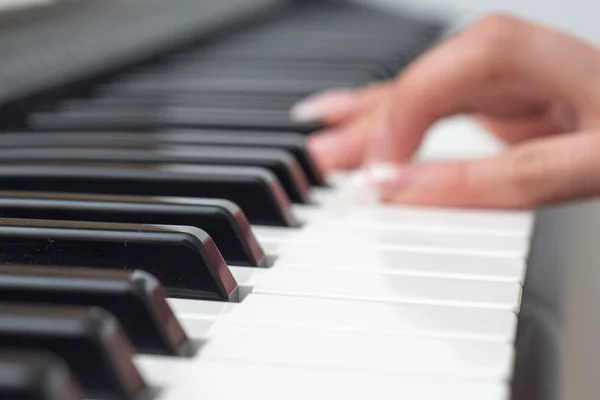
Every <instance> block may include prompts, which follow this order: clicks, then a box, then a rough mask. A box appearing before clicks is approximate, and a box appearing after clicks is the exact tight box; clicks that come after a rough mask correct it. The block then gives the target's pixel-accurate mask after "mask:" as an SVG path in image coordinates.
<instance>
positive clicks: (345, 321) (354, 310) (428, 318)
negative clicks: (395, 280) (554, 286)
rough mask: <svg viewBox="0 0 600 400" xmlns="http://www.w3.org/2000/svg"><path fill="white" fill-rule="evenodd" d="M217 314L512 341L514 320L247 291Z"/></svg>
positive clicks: (184, 313) (503, 315)
mask: <svg viewBox="0 0 600 400" xmlns="http://www.w3.org/2000/svg"><path fill="white" fill-rule="evenodd" d="M173 307H174V312H175V314H176V315H177V316H178V318H180V319H181V320H182V322H183V324H184V326H185V325H186V324H187V321H188V320H193V319H205V318H206V316H205V314H204V313H203V311H204V310H202V309H201V308H200V307H199V309H198V310H193V309H192V307H188V308H186V307H181V308H180V307H179V306H178V304H177V302H175V303H173ZM219 317H220V320H232V321H239V322H246V323H253V324H268V325H282V326H311V327H321V328H326V329H342V330H359V331H367V332H386V333H399V334H416V335H420V336H436V337H463V338H475V339H480V340H497V341H513V340H514V337H515V334H516V326H517V317H516V315H515V314H514V313H512V312H510V311H500V310H484V309H476V308H462V307H443V306H432V305H423V304H397V303H377V302H365V301H353V300H340V299H324V298H309V297H297V296H279V295H263V294H250V295H249V296H247V297H246V298H245V299H244V301H243V302H242V303H240V304H237V305H236V307H234V308H231V309H230V311H229V312H227V313H225V314H221V315H219Z"/></svg>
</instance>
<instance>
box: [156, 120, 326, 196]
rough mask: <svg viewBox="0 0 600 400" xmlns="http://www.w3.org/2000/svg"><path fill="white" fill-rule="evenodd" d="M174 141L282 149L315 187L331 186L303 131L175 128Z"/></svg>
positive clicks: (172, 134)
mask: <svg viewBox="0 0 600 400" xmlns="http://www.w3.org/2000/svg"><path fill="white" fill-rule="evenodd" d="M165 135H169V137H170V138H171V140H173V141H180V142H181V143H190V144H191V143H194V144H197V145H216V146H234V147H237V146H245V147H251V148H252V147H257V148H280V149H284V150H286V151H288V152H290V153H291V154H293V155H294V156H295V157H296V159H297V160H298V163H299V164H300V165H301V167H302V168H303V170H304V173H305V175H306V177H307V178H308V180H309V182H310V183H311V184H312V185H314V186H320V187H324V186H327V184H326V181H325V177H324V175H323V174H322V172H321V171H320V169H319V167H318V166H317V164H316V162H315V160H314V159H313V157H312V155H311V154H310V153H309V151H308V149H307V147H306V137H305V136H304V135H301V134H294V133H290V132H286V131H282V132H257V131H248V132H246V131H239V130H233V131H226V130H212V131H211V130H197V129H196V130H187V131H186V130H173V131H170V132H168V133H166V134H165Z"/></svg>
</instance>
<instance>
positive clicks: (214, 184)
mask: <svg viewBox="0 0 600 400" xmlns="http://www.w3.org/2000/svg"><path fill="white" fill-rule="evenodd" d="M0 190H24V191H50V192H70V193H97V194H122V195H146V196H171V197H173V196H174V197H194V198H196V197H209V198H219V199H227V200H230V201H232V202H234V203H236V204H237V205H238V206H239V207H240V208H241V209H242V210H243V211H244V213H245V214H246V216H247V217H248V220H249V221H250V222H251V223H255V224H264V225H273V226H296V225H297V223H298V222H297V221H296V219H295V217H294V215H293V214H292V211H291V208H290V202H289V199H288V197H287V195H286V194H285V192H284V190H283V188H282V187H281V185H280V184H279V181H278V180H277V178H276V177H275V176H274V175H272V174H271V173H269V171H267V170H263V169H260V168H256V169H255V168H239V167H210V166H191V165H181V164H178V165H164V166H162V167H160V168H149V167H143V166H140V165H124V166H115V165H104V166H103V167H99V166H93V167H92V166H71V167H66V166H48V165H47V166H27V165H18V166H17V165H15V166H0Z"/></svg>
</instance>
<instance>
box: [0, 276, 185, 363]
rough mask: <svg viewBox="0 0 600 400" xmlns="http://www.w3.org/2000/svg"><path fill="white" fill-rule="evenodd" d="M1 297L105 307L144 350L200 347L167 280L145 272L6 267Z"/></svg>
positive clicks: (182, 352) (175, 351) (179, 353)
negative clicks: (175, 307) (176, 309)
mask: <svg viewBox="0 0 600 400" xmlns="http://www.w3.org/2000/svg"><path fill="white" fill-rule="evenodd" d="M0 302H7V303H8V302H11V303H21V304H47V305H53V304H54V305H67V306H86V307H92V306H94V307H100V308H103V309H105V310H107V311H109V312H110V313H112V314H113V315H114V316H115V318H117V319H118V320H119V322H120V324H121V326H122V328H123V330H124V331H125V333H127V336H128V337H129V340H130V341H131V343H132V344H133V345H134V346H135V348H136V350H137V351H138V352H140V353H147V354H165V355H177V356H189V355H191V354H193V351H194V346H193V344H192V342H191V341H190V340H189V339H188V337H187V335H186V333H185V331H184V330H183V328H182V326H181V325H180V323H179V321H178V320H177V317H176V316H175V315H174V314H173V311H172V310H171V308H170V307H169V304H168V303H167V301H166V298H165V292H164V289H163V287H162V286H161V284H160V283H159V282H158V281H157V280H156V279H155V278H154V277H153V276H151V275H149V274H147V273H145V272H143V271H119V270H102V269H88V268H52V267H47V266H43V267H40V266H37V267H36V266H5V265H4V266H0Z"/></svg>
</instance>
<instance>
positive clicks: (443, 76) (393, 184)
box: [292, 15, 600, 208]
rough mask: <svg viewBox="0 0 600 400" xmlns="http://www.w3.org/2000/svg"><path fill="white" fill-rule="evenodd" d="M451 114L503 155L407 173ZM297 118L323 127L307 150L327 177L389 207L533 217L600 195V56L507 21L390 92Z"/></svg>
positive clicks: (562, 37) (334, 95) (335, 100)
mask: <svg viewBox="0 0 600 400" xmlns="http://www.w3.org/2000/svg"><path fill="white" fill-rule="evenodd" d="M454 114H470V115H471V116H473V117H474V118H476V119H477V120H478V121H480V122H481V124H483V125H484V126H485V127H486V128H487V129H488V130H489V131H490V132H492V133H493V134H495V135H497V136H498V137H499V138H501V139H502V140H503V141H504V142H506V143H507V144H509V146H508V147H507V150H506V151H505V152H504V153H502V154H500V155H497V156H494V157H491V158H486V159H479V160H469V161H457V162H443V163H442V162H440V163H438V162H435V163H411V162H410V161H411V158H412V156H413V155H414V154H415V152H416V150H417V149H418V147H419V146H420V144H421V142H422V139H423V136H424V135H425V133H426V131H427V130H428V129H429V128H430V127H431V125H433V124H434V123H435V122H436V121H438V120H439V119H441V118H444V117H447V116H451V115H454ZM292 117H293V118H295V119H297V120H303V121H307V120H312V121H315V120H318V121H321V122H322V123H325V124H326V125H327V126H329V127H328V129H326V130H324V131H322V132H318V133H316V134H315V135H313V136H312V137H311V138H310V141H309V147H310V150H311V152H312V153H313V154H314V156H315V157H316V159H317V161H318V163H319V164H320V165H321V167H322V168H323V169H324V170H325V171H326V172H327V171H331V170H334V169H352V168H358V167H363V168H364V170H365V173H366V176H367V178H368V179H369V181H370V182H371V183H372V184H373V187H374V188H375V189H376V190H378V191H379V192H380V195H381V197H382V199H383V200H384V201H387V202H397V203H403V204H416V205H435V206H455V207H502V208H530V207H535V206H537V205H542V204H549V203H556V202H563V201H567V200H575V199H581V198H585V197H589V196H593V195H597V194H600V51H599V50H598V49H597V48H596V47H594V46H593V45H591V44H588V43H585V42H583V41H581V40H579V39H578V38H575V37H572V36H570V35H568V34H566V33H563V32H558V31H556V30H553V29H550V28H548V27H545V26H542V25H538V24H534V23H531V22H527V21H523V20H520V19H517V18H515V17H512V16H507V15H491V16H489V17H486V18H484V19H483V20H481V21H479V22H477V23H476V24H474V25H472V26H471V27H469V28H468V29H466V30H464V31H463V32H461V33H459V34H457V35H456V36H454V37H452V38H450V39H449V40H447V41H446V42H444V43H442V44H440V45H439V46H437V47H436V48H434V49H432V50H431V51H429V52H428V53H426V54H424V55H423V56H422V57H420V58H419V59H418V60H416V61H415V62H414V63H413V64H411V65H410V66H409V67H408V68H406V69H405V70H404V71H403V72H402V73H401V74H400V75H399V76H398V77H396V79H395V80H393V81H390V82H385V83H378V84H375V85H373V86H369V87H365V88H361V89H358V90H354V91H350V90H333V91H330V92H327V93H323V94H319V95H316V96H313V97H311V98H309V99H306V100H305V101H303V102H301V103H300V104H298V105H296V106H295V107H294V108H293V110H292Z"/></svg>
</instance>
